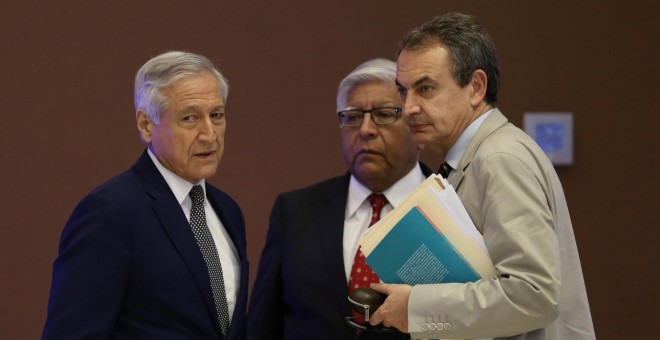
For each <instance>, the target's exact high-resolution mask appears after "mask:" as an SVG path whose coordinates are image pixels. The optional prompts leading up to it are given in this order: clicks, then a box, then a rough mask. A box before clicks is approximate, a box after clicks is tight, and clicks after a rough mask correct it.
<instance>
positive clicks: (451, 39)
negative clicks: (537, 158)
mask: <svg viewBox="0 0 660 340" xmlns="http://www.w3.org/2000/svg"><path fill="white" fill-rule="evenodd" d="M436 44H442V45H444V46H446V47H447V49H448V50H449V55H450V58H451V64H452V75H453V76H454V79H455V80H456V82H457V83H458V85H459V86H460V87H464V86H465V85H467V84H468V83H469V82H470V80H471V79H472V74H473V73H474V71H476V70H483V71H484V72H486V76H487V77H488V86H487V88H486V96H485V98H484V100H485V101H486V102H487V103H489V104H493V103H495V102H496V101H497V90H498V88H499V85H500V66H499V61H498V60H497V54H496V53H495V44H494V43H493V40H492V39H491V37H490V35H489V34H488V32H487V31H486V29H485V28H484V27H483V26H481V25H480V24H479V23H478V22H477V21H476V19H475V18H474V17H473V16H471V15H466V14H461V13H447V14H443V15H439V16H436V17H435V18H433V19H431V20H430V21H428V22H426V23H424V24H422V25H420V26H418V27H416V28H414V29H412V30H411V31H410V32H408V34H406V36H405V37H404V38H403V39H402V40H401V42H400V43H399V50H398V52H397V56H399V55H400V54H401V52H402V51H403V50H409V51H419V50H423V49H426V48H429V47H432V46H433V45H436Z"/></svg>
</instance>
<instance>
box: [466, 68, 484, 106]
mask: <svg viewBox="0 0 660 340" xmlns="http://www.w3.org/2000/svg"><path fill="white" fill-rule="evenodd" d="M470 86H471V87H472V95H471V97H470V104H472V106H473V107H476V106H478V105H479V104H481V103H482V102H483V100H484V97H486V89H487V88H488V76H487V75H486V72H484V71H483V70H481V69H479V70H476V71H474V73H472V80H470Z"/></svg>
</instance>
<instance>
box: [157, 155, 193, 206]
mask: <svg viewBox="0 0 660 340" xmlns="http://www.w3.org/2000/svg"><path fill="white" fill-rule="evenodd" d="M147 152H148V153H149V157H150V158H151V160H152V161H153V162H154V164H155V165H156V168H157V169H158V172H160V174H161V175H162V176H163V178H164V179H165V182H167V186H169V187H170V190H172V193H174V197H176V200H177V202H179V204H183V201H184V200H185V199H186V198H188V194H190V190H191V189H192V187H193V186H195V185H197V184H199V185H201V186H202V189H203V190H204V196H206V185H204V179H201V180H200V181H199V182H197V183H196V184H192V183H190V182H188V181H186V180H185V179H183V178H181V177H179V176H177V175H176V174H174V173H173V172H172V171H170V170H168V169H167V168H165V167H164V166H163V165H162V164H160V162H159V161H158V158H156V156H155V155H154V154H153V153H152V152H151V150H150V149H148V148H147Z"/></svg>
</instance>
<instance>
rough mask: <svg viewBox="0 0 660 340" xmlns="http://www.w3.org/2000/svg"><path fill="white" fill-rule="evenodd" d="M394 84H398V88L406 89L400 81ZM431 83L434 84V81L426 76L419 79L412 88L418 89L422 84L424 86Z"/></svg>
mask: <svg viewBox="0 0 660 340" xmlns="http://www.w3.org/2000/svg"><path fill="white" fill-rule="evenodd" d="M394 82H395V83H396V86H397V87H400V88H403V89H405V87H404V86H403V85H401V83H399V81H398V80H395V81H394ZM429 82H434V80H433V79H431V78H430V77H429V76H424V77H422V78H420V79H418V80H417V81H415V82H414V83H413V84H412V88H415V87H417V86H420V85H422V84H424V83H429Z"/></svg>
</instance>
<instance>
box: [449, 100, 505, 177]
mask: <svg viewBox="0 0 660 340" xmlns="http://www.w3.org/2000/svg"><path fill="white" fill-rule="evenodd" d="M507 122H508V120H507V119H506V117H504V115H503V114H502V112H500V110H499V109H497V108H495V109H494V110H493V112H491V114H490V115H489V116H488V118H486V120H485V121H484V122H483V123H482V124H481V126H480V127H479V129H478V130H477V133H476V134H475V135H474V137H472V140H471V141H470V144H468V147H467V149H465V152H464V153H463V156H461V160H460V161H459V162H458V166H457V167H456V169H454V171H452V172H451V173H450V174H449V178H447V180H448V181H449V184H451V185H452V186H453V187H454V188H455V189H456V190H458V187H459V185H460V184H461V181H462V180H463V176H464V175H465V171H467V168H468V167H469V166H470V163H471V162H472V159H473V158H474V155H475V154H476V153H477V149H478V148H479V146H480V145H481V143H482V142H483V141H484V140H485V139H486V137H488V135H490V134H491V133H493V131H495V130H497V129H499V128H500V127H502V126H503V125H505V124H506V123H507Z"/></svg>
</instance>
